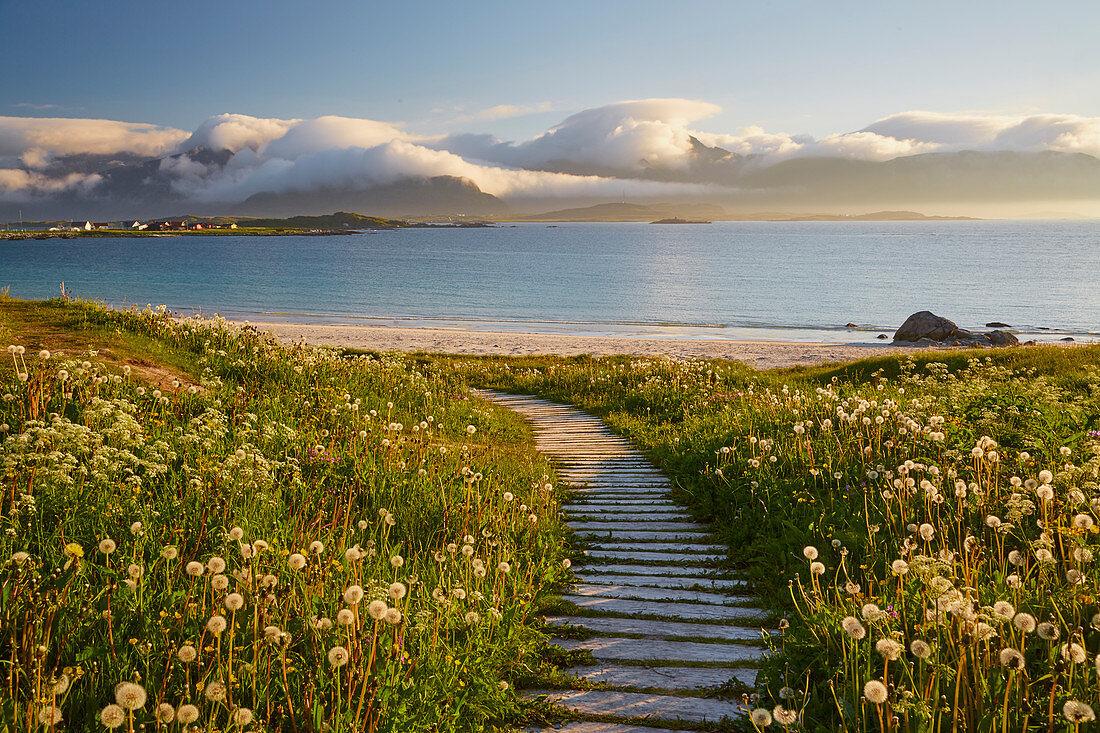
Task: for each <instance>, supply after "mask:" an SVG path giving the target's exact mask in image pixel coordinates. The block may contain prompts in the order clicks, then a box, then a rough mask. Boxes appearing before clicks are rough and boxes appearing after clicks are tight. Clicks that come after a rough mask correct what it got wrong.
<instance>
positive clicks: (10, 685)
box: [0, 299, 1100, 733]
mask: <svg viewBox="0 0 1100 733" xmlns="http://www.w3.org/2000/svg"><path fill="white" fill-rule="evenodd" d="M0 326H3V328H4V329H5V330H4V331H2V332H0V334H2V335H0V341H4V342H8V343H23V342H25V343H26V345H27V346H28V350H27V353H25V354H23V355H22V356H21V357H20V356H19V355H14V356H13V357H9V358H10V359H11V363H10V364H6V365H5V366H4V367H0V380H2V381H4V382H5V383H7V384H9V385H10V386H9V387H8V388H7V394H8V395H10V396H7V397H5V401H4V402H3V403H0V423H3V425H6V426H7V427H6V429H5V432H4V433H3V435H5V436H6V437H4V438H3V441H4V442H3V459H4V470H5V482H6V483H5V492H4V496H3V498H2V500H0V501H2V504H0V510H2V517H3V518H2V519H0V522H2V523H3V524H2V528H3V536H2V537H0V557H4V558H8V557H11V558H12V559H10V560H5V562H6V564H5V565H4V567H3V570H0V573H3V574H2V575H0V578H3V581H2V582H3V583H4V585H3V596H2V598H3V603H2V604H0V614H2V618H3V621H2V622H0V670H3V677H0V682H2V683H3V684H4V685H5V692H6V694H5V695H4V696H0V697H3V700H4V702H3V703H2V705H3V706H4V707H3V708H2V709H0V710H2V715H3V719H4V721H5V722H6V724H7V725H9V726H10V727H13V728H14V727H16V726H18V727H19V728H20V729H25V730H30V729H34V728H35V726H38V721H39V719H40V717H41V716H45V717H43V718H42V719H43V720H48V719H49V717H50V716H51V715H52V710H53V708H52V706H53V705H54V704H55V703H56V704H57V709H58V711H59V712H60V714H61V715H62V718H63V721H64V725H68V726H70V727H73V728H86V729H95V728H96V726H99V725H101V723H102V722H103V720H104V717H103V716H104V713H105V712H106V713H107V722H115V721H114V720H112V718H111V716H112V714H116V713H117V712H121V718H118V716H117V715H116V717H115V720H117V722H118V723H119V725H120V726H121V725H126V726H130V725H131V722H132V723H133V724H135V725H140V724H142V723H144V724H145V725H146V727H147V728H153V727H159V728H162V729H171V728H172V727H173V726H174V727H175V728H176V729H179V728H180V727H181V725H180V723H179V719H178V717H175V718H174V722H172V723H170V724H168V723H158V722H157V721H156V720H155V715H156V711H157V707H158V705H162V704H166V705H171V706H172V713H173V715H174V716H177V715H178V713H179V711H180V710H181V709H182V707H183V706H186V705H195V706H196V707H197V708H198V710H199V714H200V716H201V718H200V721H201V723H202V724H203V725H204V726H206V727H208V728H211V729H232V728H233V726H234V725H236V727H237V728H242V729H248V727H249V726H248V725H243V724H240V721H241V720H242V719H243V718H242V716H243V717H247V716H246V715H244V714H243V713H241V712H240V711H241V710H247V711H248V712H249V714H251V715H252V716H253V717H254V718H256V719H257V720H259V721H262V725H263V726H264V728H266V729H282V730H303V731H304V730H319V729H321V728H323V727H324V726H326V725H327V726H329V727H330V728H331V729H333V730H350V729H353V728H356V727H358V728H359V729H365V730H482V729H491V728H493V727H500V728H504V727H506V726H508V725H514V724H518V723H519V722H520V721H524V720H527V721H536V720H537V721H542V722H546V721H550V720H556V719H560V711H556V710H554V709H552V708H549V707H547V706H544V705H541V704H536V705H533V706H532V705H530V704H526V703H523V702H522V701H520V700H519V699H518V698H517V697H516V695H515V687H516V686H517V685H528V686H533V685H538V684H542V683H545V684H554V685H556V686H560V685H561V684H563V683H562V677H561V673H560V672H558V671H556V670H557V669H560V668H562V667H567V666H569V665H572V664H576V663H584V662H586V661H588V662H591V661H592V660H591V657H590V655H587V654H586V653H583V652H580V653H578V652H564V651H562V650H555V649H553V648H552V647H549V648H548V647H546V646H545V644H544V639H545V634H546V633H548V632H551V631H553V630H552V629H546V628H544V627H543V626H542V625H541V623H540V622H539V621H538V620H537V618H536V617H535V616H536V612H568V611H570V610H572V611H576V612H577V613H576V615H582V616H597V615H601V614H599V613H598V612H593V611H589V610H580V611H578V610H577V609H576V608H575V607H574V606H573V604H569V603H567V602H565V601H564V600H562V599H561V598H560V596H558V595H556V594H557V593H559V592H560V590H561V588H560V583H561V581H562V580H564V579H565V576H566V572H565V570H564V569H563V566H562V559H563V558H565V557H566V556H567V555H568V554H570V553H572V554H573V556H574V557H577V558H580V557H582V555H581V554H580V550H582V549H583V542H575V543H573V545H572V547H566V538H567V537H568V536H569V533H568V532H567V531H565V530H564V528H563V527H561V526H560V524H559V523H558V521H557V506H558V501H559V499H560V496H561V492H559V491H557V490H553V491H551V492H549V493H548V492H547V491H546V490H545V489H544V486H545V485H546V483H553V481H554V479H553V471H552V470H551V468H550V467H549V466H548V465H547V464H545V463H544V462H542V461H541V459H539V458H538V457H537V456H536V455H535V454H534V452H533V449H532V445H531V442H530V439H529V436H528V435H527V433H526V431H525V428H524V427H523V426H522V424H521V423H520V422H519V421H518V420H516V419H515V418H514V417H513V416H511V415H509V414H508V413H506V412H503V411H500V410H495V409H492V408H490V407H489V406H487V405H485V404H481V403H477V402H476V401H473V400H468V399H464V397H465V396H466V392H465V386H466V385H467V384H469V385H475V386H481V387H494V388H498V389H503V390H507V391H512V392H518V393H532V394H539V395H541V396H544V397H547V398H550V399H554V400H558V401H562V402H569V403H573V404H576V405H578V406H580V407H582V408H584V409H586V410H589V411H590V412H592V413H594V414H597V415H600V416H601V417H603V418H604V419H605V420H606V421H607V422H608V423H609V424H610V425H611V426H612V427H613V428H614V429H615V430H616V431H617V432H619V433H620V434H622V435H624V436H626V437H628V438H630V439H631V440H632V441H633V442H634V443H635V444H636V445H638V447H639V448H641V449H642V450H643V451H645V452H646V454H647V455H648V456H649V457H650V458H651V459H652V460H654V461H655V462H657V463H658V464H659V465H660V466H661V467H662V468H663V469H664V470H665V471H666V472H667V473H668V474H669V475H670V476H671V477H672V478H673V482H674V491H675V493H676V495H677V496H678V497H679V499H680V500H682V501H683V502H685V503H686V504H687V505H688V506H689V507H690V509H691V511H692V513H693V514H694V515H695V516H696V517H697V518H699V519H701V520H704V521H709V522H711V523H712V525H713V528H714V530H715V533H716V536H717V537H718V538H719V541H720V542H721V543H722V544H724V545H725V546H727V547H729V548H730V550H729V557H730V560H731V562H732V564H733V566H734V567H736V568H738V569H739V570H740V571H741V572H742V573H743V575H744V577H746V578H748V579H749V581H750V583H751V585H750V589H751V590H752V591H754V592H755V593H757V594H758V595H759V596H760V597H761V598H762V602H763V604H764V606H765V608H766V609H767V610H768V611H769V612H771V613H772V614H773V618H774V619H775V622H776V624H777V625H778V626H779V628H780V629H781V630H782V633H781V634H776V635H774V636H771V637H769V639H768V640H767V642H766V643H768V644H769V645H770V646H771V647H772V652H773V653H772V655H771V656H770V657H769V658H768V659H767V660H766V662H765V665H764V667H763V668H762V669H761V672H760V675H759V679H758V685H757V687H756V688H755V690H754V691H753V696H751V697H746V698H745V699H746V700H749V701H750V702H751V703H752V705H753V706H755V707H756V708H757V709H758V711H759V713H758V717H757V720H758V721H760V722H759V723H757V724H756V725H757V726H758V727H759V728H760V729H763V728H764V727H766V726H765V724H764V721H765V720H771V721H772V722H771V723H769V724H768V725H770V726H771V727H773V728H786V729H791V730H810V731H833V730H846V731H934V732H938V731H947V730H967V731H990V732H991V733H992V732H994V731H1038V730H1044V731H1049V730H1075V731H1076V730H1080V729H1081V728H1082V727H1083V726H1084V725H1086V724H1087V723H1088V722H1090V721H1091V720H1092V718H1093V716H1094V715H1095V713H1094V712H1093V706H1094V705H1096V704H1097V702H1098V701H1097V697H1096V695H1097V690H1098V689H1100V663H1098V662H1097V661H1096V659H1097V657H1098V653H1100V601H1098V599H1100V558H1097V557H1096V553H1097V552H1100V547H1098V545H1100V347H1078V348H1073V349H1065V348H1060V347H1037V348H1027V349H1012V350H1003V351H994V352H965V351H952V352H934V353H916V354H914V355H912V356H910V357H882V358H876V359H868V360H863V361H860V362H854V363H851V364H842V365H828V366H821V367H813V368H799V369H791V370H782V371H775V372H765V373H761V372H755V371H753V370H751V369H750V368H748V367H746V366H744V365H740V364H736V363H728V362H717V361H716V362H704V361H672V360H668V359H636V358H629V357H605V358H592V357H577V358H516V359H503V358H492V359H489V358H486V359H471V358H458V357H440V356H429V355H420V356H416V357H397V356H392V355H381V354H358V353H351V352H334V351H330V350H309V349H300V348H284V347H280V346H278V345H277V344H274V343H273V342H271V341H270V340H268V339H266V338H264V337H262V336H260V335H259V334H256V333H254V332H250V331H247V330H245V331H241V332H232V331H230V330H228V329H226V328H225V327H224V326H223V324H220V323H218V322H216V321H215V322H209V321H203V322H198V321H184V322H175V321H171V320H169V319H167V318H166V317H165V316H164V314H162V313H161V314H158V313H156V312H137V311H133V312H124V313H119V312H112V311H107V310H105V309H103V308H100V307H98V306H94V305H89V304H83V303H75V304H73V303H64V302H60V301H50V302H45V303H24V302H22V301H14V300H11V299H5V300H3V301H2V302H0ZM32 347H33V348H32ZM40 348H45V349H48V350H51V351H57V350H60V351H62V352H65V353H64V356H58V355H57V354H51V356H50V358H49V359H44V358H40V357H37V356H35V355H34V354H35V353H36V352H37V351H38V350H39V349H40ZM92 352H95V355H93V354H92ZM20 358H22V359H23V360H24V361H20ZM143 361H144V362H147V363H148V367H149V369H150V372H149V374H148V375H147V376H145V377H140V378H139V369H138V368H139V367H142V368H145V365H143V364H142V362H143ZM24 363H25V365H24ZM62 369H63V370H65V371H66V372H68V375H67V377H68V378H67V379H61V377H60V376H59V370H62ZM127 370H128V371H127ZM19 373H25V374H27V377H26V379H25V381H20V377H19V376H18V375H19ZM157 375H159V377H157V379H159V380H160V381H157V379H154V377H156V376H157ZM177 382H178V386H177V385H176V383H177ZM154 390H156V391H154ZM158 392H159V393H158ZM356 400H358V401H356ZM391 403H392V404H391ZM372 411H373V414H372ZM428 417H431V418H432V420H431V421H429V420H428ZM467 425H471V426H474V428H475V431H474V432H473V433H472V434H471V433H467V432H465V431H466V426H467ZM413 426H416V429H414V428H413ZM422 426H423V427H422ZM0 427H3V426H2V425H0ZM441 448H446V449H447V451H446V452H445V453H444V452H441V451H440V449H441ZM335 459H339V460H335ZM506 490H507V491H510V492H512V493H513V494H514V495H515V501H514V502H505V501H504V499H503V492H504V491H506ZM521 504H522V505H523V506H525V507H526V509H521V508H520V507H519V505H521ZM530 514H533V515H535V517H536V521H535V522H534V523H533V524H532V523H531V522H530V519H529V516H530ZM387 517H389V518H390V519H389V520H387ZM135 522H139V523H140V526H138V525H135V524H134V523H135ZM361 523H362V526H361ZM238 527H239V528H240V529H239V531H238V529H237V528H238ZM485 533H488V536H486V535H485ZM238 535H239V538H238ZM105 539H110V540H112V541H113V542H114V543H115V544H116V547H115V548H114V551H113V552H111V553H110V554H105V553H103V552H100V551H99V550H98V546H99V544H100V543H102V542H103V541H104V540H105ZM467 540H472V541H467ZM258 541H260V542H258ZM313 542H320V543H322V545H323V548H324V549H323V551H322V553H321V554H310V552H309V548H310V545H311V543H313ZM463 545H469V547H470V550H469V551H468V552H469V554H468V555H466V554H463V550H462V549H461V548H462V547H463ZM166 548H173V549H172V550H171V551H168V550H167V549H166ZM349 551H352V552H350V554H349V555H345V553H348V552H349ZM23 553H26V554H25V555H24V554H23ZM356 553H359V555H358V556H357V555H356ZM298 555H300V556H301V558H302V559H303V560H304V562H305V564H304V566H302V570H294V569H292V568H291V567H288V564H287V563H288V561H289V559H290V558H291V557H293V556H298ZM168 556H171V557H168ZM397 556H400V557H401V558H402V562H401V567H394V566H393V565H392V564H391V563H390V558H392V557H397ZM436 558H441V559H436ZM474 558H476V559H478V560H479V561H480V566H479V565H478V564H477V563H474V561H473V559H474ZM215 559H220V560H221V562H224V563H225V567H224V568H222V567H221V564H220V562H216V561H215ZM502 561H504V562H508V563H510V567H509V571H508V572H507V573H503V572H501V571H500V569H499V563H500V562H502ZM191 562H194V563H199V567H198V568H197V569H196V570H197V571H198V574H196V575H194V576H191V575H188V573H187V564H188V563H191ZM296 562H298V561H296ZM131 566H134V568H136V569H134V568H132V567H131ZM478 567H480V568H482V569H483V570H482V571H481V572H479V571H478ZM269 576H270V577H271V578H274V585H269V584H270V583H271V582H272V581H269V580H266V579H267V578H268V577H269ZM395 582H397V583H400V584H401V587H403V588H404V591H402V590H401V588H400V587H398V588H393V587H391V586H392V584H393V583H395ZM353 586H354V587H357V588H362V593H363V598H362V599H361V600H360V601H359V602H358V603H354V602H352V601H354V600H355V597H356V596H357V594H358V591H354V592H353V593H352V596H350V598H351V601H347V600H345V599H344V594H345V593H346V592H347V591H348V589H349V588H351V587H353ZM457 591H461V592H457ZM232 593H237V594H239V595H240V600H239V601H238V600H237V599H232V600H230V595H231V594H232ZM475 594H480V596H477V595H475ZM433 595H434V597H433ZM372 600H373V601H380V602H382V603H384V604H385V605H386V608H387V609H396V611H397V613H399V614H400V620H399V621H398V623H396V624H390V623H387V622H386V620H385V616H383V617H382V619H381V620H379V621H377V622H376V621H374V619H373V618H372V617H371V616H370V615H369V612H367V610H366V606H367V604H368V603H369V602H370V601H372ZM227 601H228V605H227ZM238 602H239V603H241V604H242V605H241V606H240V608H238V609H237V610H236V611H234V610H233V608H232V607H233V606H235V605H236V604H237V603H238ZM342 611H350V615H349V614H347V613H345V614H344V615H343V618H344V619H345V620H350V621H351V623H349V624H348V625H347V626H341V625H340V624H339V623H337V621H338V620H339V614H340V613H341V612H342ZM471 611H472V612H474V613H476V614H477V616H476V618H474V617H469V616H468V614H469V613H470V612H471ZM162 614H163V615H162ZM219 618H220V619H222V621H218V620H216V619H219ZM653 618H654V619H655V620H659V617H653ZM321 619H328V620H329V621H328V623H331V624H332V626H331V627H330V626H328V625H327V624H326V623H325V622H323V621H322V620H321ZM395 620H396V617H395ZM223 623H224V625H225V629H224V630H220V627H221V625H222V624H223ZM211 624H212V625H211ZM215 632H216V633H215ZM567 633H571V632H567ZM572 633H575V632H572ZM182 647H193V648H194V649H195V654H196V659H195V660H193V661H186V662H185V661H183V660H181V658H180V656H179V652H180V649H181V648H182ZM336 647H340V648H342V649H344V650H345V651H346V652H347V654H348V658H349V661H348V663H347V664H346V665H344V666H336V667H334V666H332V664H330V662H329V654H330V652H331V650H332V649H334V648H336ZM184 656H185V657H188V656H189V654H188V653H185V654H184ZM335 661H336V662H337V663H339V662H341V661H342V655H341V654H340V653H336V657H335ZM555 681H556V682H555ZM121 682H133V683H135V684H138V685H140V686H141V687H142V689H143V690H144V691H145V694H146V696H147V701H146V704H145V705H144V706H142V707H139V708H137V709H136V710H135V711H134V714H133V718H132V720H131V718H130V714H129V713H128V712H126V711H125V710H122V711H115V710H112V709H107V708H108V707H109V706H110V705H111V704H114V703H115V697H116V691H115V689H114V688H115V685H116V684H118V683H121ZM212 682H214V683H221V684H223V685H224V686H225V694H224V696H220V695H218V694H215V695H213V698H214V699H210V696H208V695H207V694H206V692H207V690H208V687H209V685H210V683H212ZM501 682H507V683H508V685H507V686H506V687H502V686H501V684H500V683H501ZM730 689H731V691H732V692H734V693H740V692H742V690H741V688H737V689H734V688H730ZM213 692H215V693H218V692H219V688H218V687H217V686H216V685H215V688H214V690H213ZM127 693H132V690H127V689H123V690H121V691H119V693H118V695H119V696H120V697H121V698H122V699H123V700H124V701H125V700H132V696H131V697H129V698H128V697H127ZM360 700H363V701H364V702H363V703H362V704H361V705H360V702H359V701H360ZM765 712H766V713H767V716H766V717H765V716H764V715H763V713H765ZM597 717H599V716H597ZM594 719H595V718H594ZM601 719H602V718H601ZM607 720H614V721H616V722H629V721H627V720H625V719H617V718H615V719H612V718H607ZM250 725H252V726H253V727H255V726H256V725H257V724H255V723H253V724H250ZM39 727H42V726H39ZM47 727H48V726H47ZM692 727H694V728H698V727H699V726H692Z"/></svg>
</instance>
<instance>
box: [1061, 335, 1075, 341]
mask: <svg viewBox="0 0 1100 733" xmlns="http://www.w3.org/2000/svg"><path fill="white" fill-rule="evenodd" d="M1076 340H1077V339H1075V338H1073V337H1072V336H1066V337H1065V338H1064V339H1062V341H1076Z"/></svg>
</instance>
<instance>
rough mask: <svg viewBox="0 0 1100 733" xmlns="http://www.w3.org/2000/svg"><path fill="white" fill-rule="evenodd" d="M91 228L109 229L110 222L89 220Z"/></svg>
mask: <svg viewBox="0 0 1100 733" xmlns="http://www.w3.org/2000/svg"><path fill="white" fill-rule="evenodd" d="M91 224H92V229H110V228H111V222H109V221H93V222H91Z"/></svg>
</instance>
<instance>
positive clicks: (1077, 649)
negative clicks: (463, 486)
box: [462, 347, 1100, 731]
mask: <svg viewBox="0 0 1100 733" xmlns="http://www.w3.org/2000/svg"><path fill="white" fill-rule="evenodd" d="M462 364H463V365H464V368H465V369H466V370H467V373H468V374H469V378H470V379H471V380H473V381H475V382H479V383H482V384H485V385H490V386H496V387H499V388H502V389H507V390H511V391H516V392H524V393H536V394H540V395H543V396H545V397H548V398H551V399H555V400H560V401H566V402H572V403H575V404H578V405H580V406H582V407H585V408H587V409H589V410H591V411H592V412H594V413H596V414H599V415H602V416H604V417H605V418H606V419H607V420H608V421H609V422H610V423H611V424H612V425H613V426H614V427H615V428H616V429H617V430H618V431H620V432H621V433H623V434H624V435H626V436H628V437H629V438H631V439H632V440H633V441H635V442H636V443H637V444H638V445H639V446H640V447H641V448H642V449H643V450H645V451H647V452H648V453H649V454H650V456H651V457H653V458H654V459H655V460H656V461H657V462H658V463H660V464H661V465H662V466H663V467H664V468H665V469H666V470H668V471H669V472H670V473H671V474H672V475H673V476H674V477H675V479H676V481H677V483H678V485H679V492H680V494H681V496H682V497H683V498H684V500H685V501H686V502H687V503H689V504H690V505H691V506H692V507H693V508H694V510H695V511H696V512H697V514H698V515H699V516H700V517H701V518H703V519H707V520H711V521H713V522H714V526H715V529H716V531H717V533H718V535H719V536H720V537H721V538H722V539H723V540H724V541H725V542H726V543H727V544H728V545H729V546H730V548H731V556H732V557H733V559H734V560H735V561H736V562H737V563H738V564H740V565H741V566H743V567H744V568H745V569H746V570H747V571H748V572H750V573H751V574H752V576H753V577H754V579H755V588H756V590H757V591H758V592H760V593H762V594H763V596H764V597H765V599H766V601H767V603H768V605H770V606H771V608H772V609H773V610H774V611H776V613H777V615H779V616H781V617H782V618H783V619H784V620H783V622H782V623H781V626H783V627H786V626H787V625H789V628H786V629H785V631H784V633H783V635H782V636H781V637H780V638H779V639H778V640H777V641H776V651H777V652H778V654H777V656H775V657H774V658H773V659H772V661H771V662H770V664H769V665H768V667H767V668H766V669H765V671H764V673H763V675H762V676H761V680H760V682H761V695H762V696H761V699H760V701H759V706H760V707H761V708H762V709H763V710H766V711H772V710H773V709H780V708H781V710H778V712H779V713H781V716H780V717H782V718H783V719H789V717H790V713H788V712H787V711H797V719H798V722H797V723H793V724H791V726H792V727H793V728H797V729H801V728H805V729H808V730H853V731H854V730H911V731H940V730H944V731H946V730H988V731H1001V730H1006V731H1007V730H1013V731H1020V730H1048V729H1065V728H1066V727H1067V726H1070V727H1071V728H1072V727H1073V725H1075V724H1076V723H1078V722H1082V721H1085V720H1087V719H1091V716H1092V715H1093V714H1094V713H1093V710H1094V709H1095V706H1096V705H1097V703H1098V699H1097V690H1098V689H1100V672H1098V667H1100V660H1097V659H1096V658H1097V655H1098V652H1100V631H1098V629H1100V616H1098V615H1097V614H1098V611H1100V606H1098V601H1097V598H1098V597H1100V567H1098V561H1097V558H1095V553H1096V552H1098V547H1097V546H1098V545H1100V539H1098V522H1100V485H1098V474H1100V348H1098V347H1081V348H1074V349H1064V348H1060V347H1045V348H1033V349H1017V350H1006V351H1002V352H997V353H995V354H990V353H989V352H951V353H943V352H938V353H933V354H926V355H922V356H919V357H916V358H914V359H912V360H909V359H905V358H880V359H876V360H873V361H869V362H857V363H855V364H851V365H841V366H825V367H819V368H814V369H802V370H788V371H785V372H776V373H757V372H754V371H752V370H751V369H749V368H747V367H744V366H742V365H739V364H729V363H721V362H701V361H695V362H675V361H671V360H667V359H632V358H625V357H612V358H584V357H581V358H575V359H516V360H500V359H484V360H470V359H465V360H463V362H462ZM771 715H772V713H768V715H767V716H765V715H764V714H763V713H761V716H760V719H761V720H765V719H770V717H771Z"/></svg>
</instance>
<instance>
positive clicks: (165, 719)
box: [157, 702, 176, 725]
mask: <svg viewBox="0 0 1100 733" xmlns="http://www.w3.org/2000/svg"><path fill="white" fill-rule="evenodd" d="M175 719H176V709H175V708H174V707H172V706H171V705H169V704H168V703H166V702H162V703H161V704H160V705H157V721H158V722H160V723H162V724H164V725H168V724H169V723H171V722H172V721H173V720H175Z"/></svg>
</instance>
